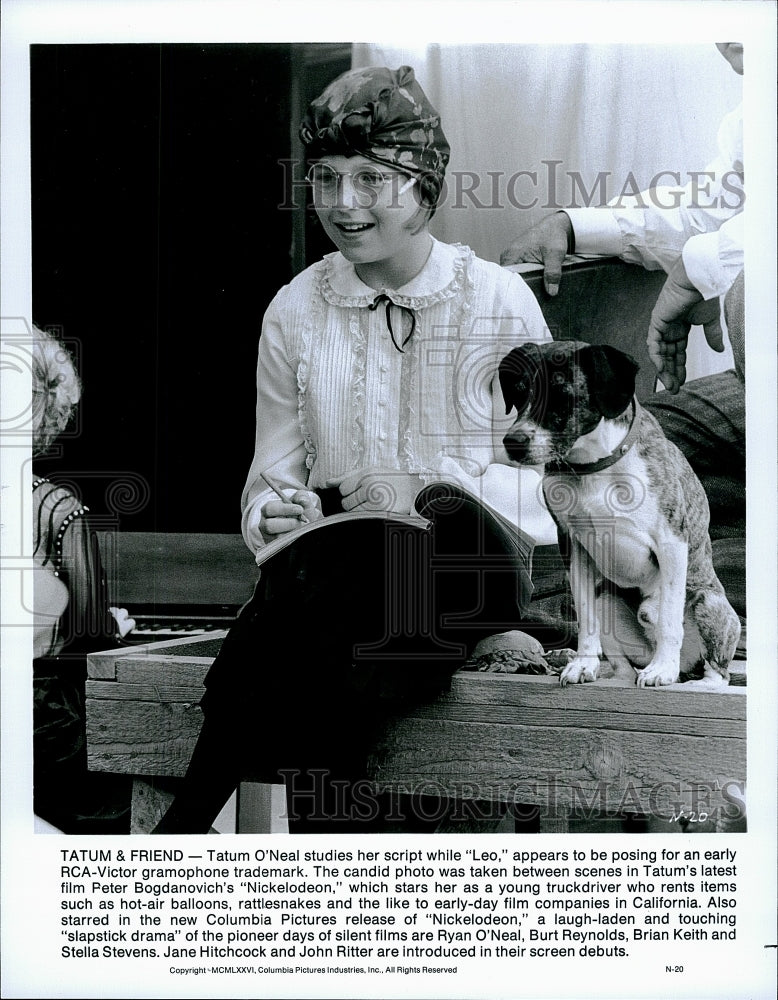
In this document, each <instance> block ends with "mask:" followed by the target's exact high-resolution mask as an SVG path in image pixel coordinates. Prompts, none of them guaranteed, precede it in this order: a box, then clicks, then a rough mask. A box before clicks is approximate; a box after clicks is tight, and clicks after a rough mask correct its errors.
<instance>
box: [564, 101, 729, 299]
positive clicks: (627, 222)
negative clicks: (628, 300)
mask: <svg viewBox="0 0 778 1000" xmlns="http://www.w3.org/2000/svg"><path fill="white" fill-rule="evenodd" d="M742 130H743V122H742V110H741V109H740V108H737V109H735V111H733V112H731V113H730V114H728V115H727V116H726V117H725V118H724V120H723V121H722V123H721V126H720V128H719V133H718V153H717V156H716V157H715V159H714V160H713V161H712V162H711V163H709V164H708V165H707V166H706V167H705V169H704V170H702V171H692V172H690V174H689V177H690V180H689V182H688V183H687V184H686V185H685V186H683V187H682V186H681V183H680V181H681V177H680V175H676V177H677V181H678V183H677V185H676V186H670V185H657V186H655V187H653V188H651V189H650V190H647V191H641V192H640V193H639V194H637V195H628V196H626V197H620V196H618V197H616V198H614V199H612V200H611V201H610V203H609V205H608V207H607V208H580V209H569V210H567V215H568V217H569V218H570V220H571V223H572V226H573V232H574V239H575V247H576V252H577V253H582V254H586V253H602V254H614V253H615V254H616V256H618V257H621V259H622V260H625V261H627V262H628V263H633V264H642V265H643V267H645V268H647V269H649V270H659V269H661V270H663V271H666V272H668V273H669V272H670V270H671V269H672V267H673V266H674V265H675V263H676V262H677V260H678V258H679V257H680V256H681V254H682V253H684V254H685V253H686V250H685V248H686V247H687V245H688V243H689V241H690V240H695V241H696V240H698V239H699V238H700V237H701V235H702V234H710V237H711V238H710V239H708V240H707V246H708V251H707V252H708V254H709V259H710V257H712V256H713V252H714V250H713V248H718V246H719V244H718V241H717V240H716V238H715V235H714V234H716V233H718V231H719V230H720V229H721V228H722V226H723V225H725V224H727V223H728V221H729V220H734V219H735V218H736V217H737V216H738V215H740V214H741V213H742V211H743V206H744V203H745V191H744V189H743V153H742V146H743V140H742ZM741 246H742V243H741ZM722 249H726V248H725V246H724V245H722ZM740 268H742V259H741V263H740ZM740 268H738V269H737V270H736V271H735V273H734V274H733V275H732V278H731V281H730V282H729V283H730V284H731V283H732V281H734V279H735V277H736V276H737V273H738V270H740ZM687 271H688V267H687ZM690 277H691V274H690ZM692 280H693V281H694V283H695V285H696V281H695V279H694V278H693V279H692ZM697 287H698V290H699V291H700V292H701V293H702V295H703V297H704V298H706V299H708V298H713V297H714V296H715V295H719V294H721V292H720V291H715V292H711V294H706V290H707V289H706V288H705V287H702V286H697Z"/></svg>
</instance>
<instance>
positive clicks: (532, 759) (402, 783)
mask: <svg viewBox="0 0 778 1000" xmlns="http://www.w3.org/2000/svg"><path fill="white" fill-rule="evenodd" d="M745 758H746V743H745V740H740V739H727V738H711V737H708V736H706V737H692V736H678V737H676V738H674V739H673V740H668V739H667V738H666V737H665V736H663V735H662V734H652V733H631V734H619V733H601V732H596V731H595V732H592V731H591V730H574V729H559V728H548V729H542V728H538V727H527V726H522V725H516V726H499V727H496V726H491V725H485V724H480V725H479V724H472V723H462V722H449V721H443V720H441V721H437V722H434V721H432V720H429V719H425V720H417V719H409V718H403V719H398V720H396V721H395V722H394V724H393V725H392V726H391V727H389V728H388V729H387V731H386V732H385V734H384V736H383V738H382V739H381V740H380V741H379V743H378V745H377V747H376V751H375V752H374V754H373V757H372V760H371V766H370V773H371V776H372V777H373V778H374V779H375V780H377V781H378V782H379V784H380V786H381V787H382V788H387V789H395V790H398V791H405V792H408V793H411V792H416V793H420V792H422V791H424V792H429V793H430V794H433V793H435V792H437V793H438V794H445V795H459V796H463V797H465V798H482V799H488V798H496V799H500V800H502V801H518V802H523V803H524V802H527V803H540V804H543V805H546V806H554V807H558V806H574V805H575V804H576V802H577V801H579V800H580V799H581V798H582V797H583V799H585V800H586V801H589V802H592V801H596V803H597V805H598V807H599V808H601V809H603V810H605V811H614V812H615V811H619V809H620V808H625V809H626V811H631V812H639V811H641V809H642V811H645V812H655V811H656V810H655V809H652V808H649V807H650V806H651V804H652V803H651V800H652V799H654V800H656V802H655V804H657V803H660V804H661V803H662V802H667V801H668V800H669V802H670V803H672V802H682V803H684V804H686V807H687V808H691V806H692V803H693V800H694V798H695V796H696V795H697V794H698V790H699V788H702V789H707V788H709V787H710V786H711V785H715V784H716V783H718V784H719V785H722V784H724V783H726V782H730V781H732V782H736V781H744V780H745V775H746V759H745ZM711 794H712V793H711ZM717 794H718V793H717Z"/></svg>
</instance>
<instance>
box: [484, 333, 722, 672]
mask: <svg viewBox="0 0 778 1000" xmlns="http://www.w3.org/2000/svg"><path fill="white" fill-rule="evenodd" d="M637 371H638V366H637V365H636V364H635V362H634V361H633V360H632V358H630V357H629V356H628V355H626V354H624V353H623V352H621V351H619V350H617V349H616V348H613V347H606V346H599V347H598V346H590V345H587V344H583V343H579V342H576V341H560V342H555V343H549V344H542V345H537V344H528V345H525V346H522V347H518V348H515V349H514V350H513V351H511V352H510V354H508V355H507V356H506V357H505V358H503V360H502V362H501V363H500V368H499V378H500V387H501V389H502V394H503V397H504V399H505V405H506V413H510V412H511V410H512V409H513V408H515V409H516V410H517V412H518V419H517V420H516V422H515V423H514V424H513V426H512V427H511V428H510V430H509V431H508V433H507V434H506V435H505V437H504V439H503V441H504V445H505V448H506V450H507V453H508V456H509V457H510V459H511V460H512V461H514V462H517V463H520V464H522V465H542V466H543V467H544V475H543V495H544V497H545V500H546V504H547V506H548V509H549V511H550V512H551V515H552V517H553V518H554V520H555V522H556V525H557V530H558V534H559V543H560V549H561V551H562V554H563V556H564V557H565V560H566V562H567V564H568V567H569V575H570V584H571V589H572V593H573V599H574V601H575V605H576V611H577V614H578V649H577V653H576V656H575V658H574V659H573V660H572V661H571V662H570V663H569V664H568V665H567V667H566V668H565V669H564V671H563V672H562V675H561V683H562V684H563V685H566V684H575V683H579V682H583V681H594V680H596V678H597V674H598V671H599V667H600V655H601V654H602V655H604V657H605V658H606V659H608V660H609V661H610V662H611V663H612V665H613V666H614V667H616V668H617V673H619V672H621V671H623V669H624V668H625V667H628V668H629V674H630V676H633V677H634V673H633V668H634V669H635V670H638V671H639V673H638V676H637V683H638V685H639V686H641V687H644V686H649V685H650V686H659V685H668V684H675V683H676V682H677V681H678V680H679V678H680V675H681V674H688V673H693V672H694V671H695V670H697V671H699V668H700V667H702V668H703V669H704V673H703V676H702V677H701V678H700V679H698V680H693V681H689V682H687V684H686V685H684V686H685V687H689V686H692V687H695V688H702V689H707V690H715V689H716V688H718V687H722V686H724V685H726V684H728V683H729V664H730V661H731V659H732V657H733V655H734V652H735V647H736V645H737V642H738V639H739V636H740V621H739V619H738V616H737V614H736V613H735V611H734V610H733V608H732V607H731V605H730V604H729V601H728V600H727V598H726V596H725V594H724V588H723V587H722V586H721V583H720V582H719V580H718V577H717V576H716V573H715V571H714V569H713V562H712V558H711V542H710V537H709V535H708V523H709V517H710V515H709V510H708V501H707V498H706V496H705V492H704V490H703V488H702V485H701V484H700V481H699V480H698V479H697V477H696V475H695V474H694V472H692V469H691V468H690V466H689V464H688V462H687V461H686V459H685V458H684V457H683V455H682V454H681V452H680V451H679V450H678V449H677V448H676V447H675V445H674V444H672V443H671V442H670V441H668V440H667V438H666V437H665V436H664V434H663V432H662V430H661V428H660V426H659V424H658V423H657V421H656V419H655V418H654V417H653V416H652V415H651V414H650V413H648V412H647V411H646V410H644V409H643V408H642V407H641V406H640V405H639V403H638V402H637V400H636V399H635V398H634V392H635V375H636V373H637Z"/></svg>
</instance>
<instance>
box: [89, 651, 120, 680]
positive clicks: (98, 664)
mask: <svg viewBox="0 0 778 1000" xmlns="http://www.w3.org/2000/svg"><path fill="white" fill-rule="evenodd" d="M120 652H121V651H118V650H117V651H114V650H110V651H109V652H106V653H90V654H89V655H88V656H87V658H86V662H87V676H88V677H95V678H99V679H101V680H106V681H112V680H114V679H115V677H116V660H117V658H118V654H119V653H120Z"/></svg>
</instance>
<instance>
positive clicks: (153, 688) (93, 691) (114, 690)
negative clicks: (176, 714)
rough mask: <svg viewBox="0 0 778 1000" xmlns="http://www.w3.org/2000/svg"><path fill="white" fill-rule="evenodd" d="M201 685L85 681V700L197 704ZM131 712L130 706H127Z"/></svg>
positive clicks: (201, 689) (200, 693) (201, 691)
mask: <svg viewBox="0 0 778 1000" xmlns="http://www.w3.org/2000/svg"><path fill="white" fill-rule="evenodd" d="M204 690H205V689H204V688H203V686H202V684H200V685H198V686H197V687H194V686H192V685H191V684H189V683H187V684H186V685H178V686H171V685H168V684H116V683H115V682H114V681H87V682H86V696H87V699H89V698H94V699H97V700H101V701H123V702H134V701H156V702H161V703H164V704H168V703H170V702H183V703H185V704H192V703H194V704H197V703H198V702H199V701H200V699H201V698H202V696H203V691H204ZM127 708H128V711H132V706H131V705H128V706H127Z"/></svg>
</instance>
